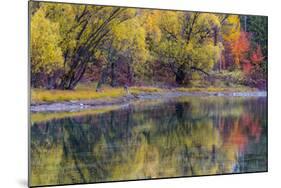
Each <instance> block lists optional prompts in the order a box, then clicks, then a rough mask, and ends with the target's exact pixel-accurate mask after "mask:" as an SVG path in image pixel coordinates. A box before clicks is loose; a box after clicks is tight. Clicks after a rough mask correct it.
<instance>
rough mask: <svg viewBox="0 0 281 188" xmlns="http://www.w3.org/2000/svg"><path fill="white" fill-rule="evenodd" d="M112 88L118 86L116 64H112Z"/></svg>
mask: <svg viewBox="0 0 281 188" xmlns="http://www.w3.org/2000/svg"><path fill="white" fill-rule="evenodd" d="M110 85H111V87H115V86H116V74H115V62H114V61H113V62H112V63H111V84H110Z"/></svg>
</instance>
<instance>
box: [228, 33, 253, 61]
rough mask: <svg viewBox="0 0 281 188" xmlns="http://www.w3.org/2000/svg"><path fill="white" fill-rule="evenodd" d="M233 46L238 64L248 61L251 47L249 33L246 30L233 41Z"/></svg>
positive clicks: (233, 52)
mask: <svg viewBox="0 0 281 188" xmlns="http://www.w3.org/2000/svg"><path fill="white" fill-rule="evenodd" d="M231 48H232V49H231V51H232V54H233V56H234V62H235V64H236V65H240V63H241V62H243V61H246V54H247V52H248V51H249V49H250V42H249V35H248V34H247V33H246V32H241V33H240V36H239V38H238V39H237V40H235V41H233V42H232V44H231Z"/></svg>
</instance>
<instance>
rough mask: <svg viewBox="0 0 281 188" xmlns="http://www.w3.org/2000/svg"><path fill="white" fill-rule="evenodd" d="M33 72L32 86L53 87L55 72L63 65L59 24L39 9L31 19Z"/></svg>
mask: <svg viewBox="0 0 281 188" xmlns="http://www.w3.org/2000/svg"><path fill="white" fill-rule="evenodd" d="M30 32H31V74H32V80H31V85H32V86H42V83H39V82H40V81H42V79H45V78H46V80H47V81H45V82H44V83H45V84H46V83H47V87H50V88H51V87H52V86H51V85H53V84H54V83H53V80H54V77H55V74H56V72H57V71H58V70H60V69H62V67H63V56H62V55H63V54H62V49H61V47H60V46H59V42H60V41H61V37H60V34H59V25H58V24H57V23H53V22H51V21H50V20H48V19H46V17H45V11H44V10H43V9H40V10H38V11H37V12H36V13H35V14H34V15H33V17H32V20H31V31H30Z"/></svg>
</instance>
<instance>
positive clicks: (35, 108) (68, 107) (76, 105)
mask: <svg viewBox="0 0 281 188" xmlns="http://www.w3.org/2000/svg"><path fill="white" fill-rule="evenodd" d="M184 96H194V97H195V96H197V97H204V96H218V97H267V92H266V91H255V92H154V93H140V94H138V95H131V94H128V95H127V96H123V97H119V98H107V99H95V100H79V101H63V102H55V103H32V104H31V106H30V111H31V112H61V111H81V110H84V109H99V108H104V107H106V106H111V105H117V106H124V105H125V106H126V105H128V104H130V103H131V102H134V101H138V100H153V99H163V100H164V99H170V98H176V97H184Z"/></svg>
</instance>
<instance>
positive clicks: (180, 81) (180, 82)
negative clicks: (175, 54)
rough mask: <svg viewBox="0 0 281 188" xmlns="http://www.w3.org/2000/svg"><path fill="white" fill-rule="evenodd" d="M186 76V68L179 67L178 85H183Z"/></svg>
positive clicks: (177, 74) (177, 73)
mask: <svg viewBox="0 0 281 188" xmlns="http://www.w3.org/2000/svg"><path fill="white" fill-rule="evenodd" d="M185 77H186V73H185V72H184V70H182V69H181V68H179V69H178V70H177V72H176V83H177V84H178V85H183V84H184V81H185Z"/></svg>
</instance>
